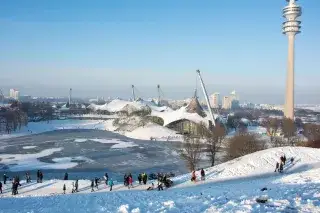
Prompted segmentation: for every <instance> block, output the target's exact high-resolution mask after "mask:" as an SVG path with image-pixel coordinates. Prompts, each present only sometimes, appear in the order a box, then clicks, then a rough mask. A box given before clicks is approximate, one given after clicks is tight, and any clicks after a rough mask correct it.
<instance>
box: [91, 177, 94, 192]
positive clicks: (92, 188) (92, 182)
mask: <svg viewBox="0 0 320 213" xmlns="http://www.w3.org/2000/svg"><path fill="white" fill-rule="evenodd" d="M91 192H94V180H91Z"/></svg>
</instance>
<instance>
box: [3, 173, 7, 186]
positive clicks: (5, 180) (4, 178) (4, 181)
mask: <svg viewBox="0 0 320 213" xmlns="http://www.w3.org/2000/svg"><path fill="white" fill-rule="evenodd" d="M7 179H8V176H7V175H6V174H4V175H3V184H6V183H7Z"/></svg>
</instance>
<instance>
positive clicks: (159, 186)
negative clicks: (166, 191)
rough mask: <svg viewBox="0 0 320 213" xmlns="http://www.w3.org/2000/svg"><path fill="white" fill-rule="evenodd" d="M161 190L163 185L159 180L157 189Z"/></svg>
mask: <svg viewBox="0 0 320 213" xmlns="http://www.w3.org/2000/svg"><path fill="white" fill-rule="evenodd" d="M160 190H162V191H163V186H162V183H161V182H158V191H160Z"/></svg>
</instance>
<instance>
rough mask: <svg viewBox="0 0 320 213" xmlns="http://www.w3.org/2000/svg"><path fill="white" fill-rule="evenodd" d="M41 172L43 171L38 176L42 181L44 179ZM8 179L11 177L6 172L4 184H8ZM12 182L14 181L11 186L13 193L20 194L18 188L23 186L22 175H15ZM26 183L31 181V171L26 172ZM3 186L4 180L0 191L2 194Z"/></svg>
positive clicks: (0, 183) (0, 185) (0, 184)
mask: <svg viewBox="0 0 320 213" xmlns="http://www.w3.org/2000/svg"><path fill="white" fill-rule="evenodd" d="M38 173H39V171H38ZM38 173H37V174H38ZM41 174H42V173H41V172H40V176H39V177H38V179H39V182H42V179H43V175H41ZM8 179H9V177H8V176H7V175H6V174H4V175H3V184H4V185H6V184H7V181H8ZM10 180H11V179H10ZM39 182H38V183H39ZM11 183H12V187H11V190H12V195H17V194H18V188H19V186H21V184H20V177H19V176H15V177H13V178H12V182H11ZM26 183H31V176H30V174H29V172H26ZM2 187H3V185H2V182H0V193H1V194H2Z"/></svg>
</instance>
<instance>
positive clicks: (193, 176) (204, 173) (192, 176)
mask: <svg viewBox="0 0 320 213" xmlns="http://www.w3.org/2000/svg"><path fill="white" fill-rule="evenodd" d="M200 175H201V180H202V181H204V180H205V179H206V172H205V171H204V169H201V171H200ZM196 181H197V175H196V171H192V173H191V182H196Z"/></svg>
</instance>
